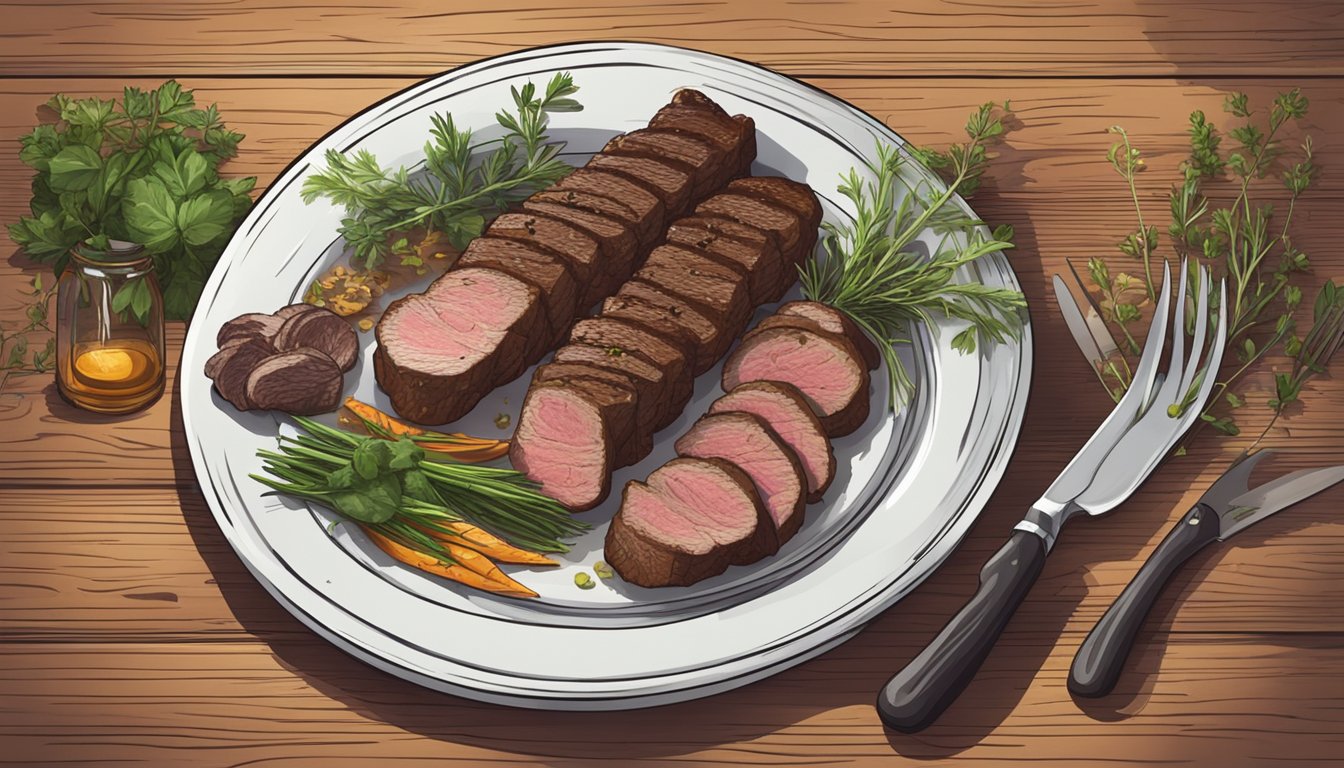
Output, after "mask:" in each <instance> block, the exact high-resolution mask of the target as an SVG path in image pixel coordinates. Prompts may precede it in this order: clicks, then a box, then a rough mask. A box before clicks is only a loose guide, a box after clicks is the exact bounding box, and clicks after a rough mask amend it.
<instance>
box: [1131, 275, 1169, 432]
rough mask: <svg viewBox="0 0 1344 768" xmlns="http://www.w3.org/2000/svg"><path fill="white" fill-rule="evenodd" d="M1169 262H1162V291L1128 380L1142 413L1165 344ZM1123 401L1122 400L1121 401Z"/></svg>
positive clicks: (1151, 390) (1150, 393)
mask: <svg viewBox="0 0 1344 768" xmlns="http://www.w3.org/2000/svg"><path fill="white" fill-rule="evenodd" d="M1170 288H1171V264H1170V263H1169V262H1163V263H1162V293H1161V295H1160V297H1159V298H1158V300H1157V308H1156V309H1155V310H1154V311H1153V322H1152V324H1151V325H1149V326H1148V338H1147V339H1144V342H1143V356H1142V357H1140V358H1139V365H1138V367H1136V368H1135V369H1134V378H1133V380H1132V381H1131V382H1130V385H1129V390H1130V392H1136V393H1139V394H1138V398H1139V408H1138V412H1139V413H1142V412H1143V411H1144V410H1145V409H1146V408H1147V404H1148V400H1149V398H1150V397H1151V396H1152V393H1153V391H1154V389H1155V388H1156V387H1154V378H1155V377H1156V376H1157V364H1158V361H1160V360H1161V359H1162V348H1163V347H1164V346H1166V339H1167V314H1168V312H1169V310H1170V309H1171V290H1170ZM1122 402H1123V401H1122Z"/></svg>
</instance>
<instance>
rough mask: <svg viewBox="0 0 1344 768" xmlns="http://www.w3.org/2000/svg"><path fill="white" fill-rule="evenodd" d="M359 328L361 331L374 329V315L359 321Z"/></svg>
mask: <svg viewBox="0 0 1344 768" xmlns="http://www.w3.org/2000/svg"><path fill="white" fill-rule="evenodd" d="M359 330H361V331H365V332H367V331H371V330H373V318H372V317H366V318H364V319H363V320H360V321H359Z"/></svg>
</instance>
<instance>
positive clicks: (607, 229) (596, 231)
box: [523, 200, 639, 290]
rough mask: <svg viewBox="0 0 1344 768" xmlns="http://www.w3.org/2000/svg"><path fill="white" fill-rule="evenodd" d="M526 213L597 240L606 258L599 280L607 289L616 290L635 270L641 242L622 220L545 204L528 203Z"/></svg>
mask: <svg viewBox="0 0 1344 768" xmlns="http://www.w3.org/2000/svg"><path fill="white" fill-rule="evenodd" d="M523 210H524V211H529V212H533V213H536V214H538V215H541V216H545V217H546V218H548V219H556V220H558V221H563V222H564V223H566V224H570V225H572V226H575V227H578V228H579V229H581V230H583V231H584V232H586V233H587V234H588V236H589V237H591V238H593V239H594V240H596V241H597V245H598V248H599V250H600V252H601V258H602V262H601V268H600V270H599V271H600V272H601V273H602V274H601V275H598V276H597V277H598V278H599V280H598V281H599V282H601V283H602V285H603V287H609V288H610V289H611V290H615V289H616V286H618V285H620V283H621V276H622V275H629V274H630V273H631V272H634V271H635V254H636V253H637V252H638V251H639V241H638V240H636V239H635V232H634V229H632V228H631V227H630V226H628V225H626V224H624V223H623V222H621V221H620V220H618V219H613V218H609V217H607V216H603V215H602V214H600V213H592V212H591V211H585V210H582V209H580V208H572V207H570V206H566V205H557V204H555V203H548V202H545V201H535V202H534V201H532V200H528V201H526V202H524V203H523Z"/></svg>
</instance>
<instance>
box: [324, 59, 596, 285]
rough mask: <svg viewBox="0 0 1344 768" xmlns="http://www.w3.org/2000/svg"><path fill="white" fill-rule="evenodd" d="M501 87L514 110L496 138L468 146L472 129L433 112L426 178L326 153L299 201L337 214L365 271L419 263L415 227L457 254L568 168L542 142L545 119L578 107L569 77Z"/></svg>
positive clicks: (364, 157)
mask: <svg viewBox="0 0 1344 768" xmlns="http://www.w3.org/2000/svg"><path fill="white" fill-rule="evenodd" d="M510 90H511V91H512V94H513V103H514V112H506V111H500V112H499V113H497V114H496V115H495V120H496V121H497V122H498V123H499V125H500V126H501V127H503V128H504V131H505V132H504V134H503V135H502V136H500V137H499V138H497V139H491V140H489V141H481V142H476V143H473V142H472V133H471V131H470V130H461V129H458V128H457V126H456V125H454V124H453V117H452V115H447V114H445V115H434V116H433V117H432V118H431V124H432V128H431V130H430V137H431V140H430V141H427V142H425V162H424V171H425V173H423V174H417V173H414V171H416V170H418V169H417V168H406V167H404V166H403V167H401V168H397V169H396V170H387V169H384V168H383V167H382V166H381V165H379V164H378V159H377V158H376V157H374V156H373V154H372V153H370V152H369V151H368V150H363V149H361V150H358V151H356V152H355V153H353V154H352V155H349V156H347V155H344V154H341V153H340V152H338V151H336V150H334V149H333V150H328V151H327V155H326V160H327V168H326V170H324V171H321V172H319V173H315V174H313V175H312V176H310V177H309V178H308V179H307V180H306V181H304V183H303V199H304V201H305V202H308V203H311V202H313V201H314V200H317V199H318V198H327V199H328V200H330V201H332V202H333V203H335V204H337V205H340V206H342V207H344V208H345V209H346V213H347V215H346V217H345V218H344V219H342V220H341V227H340V232H341V236H342V237H343V238H344V239H345V242H346V244H347V245H349V246H350V247H351V249H352V250H353V251H354V259H355V260H356V261H360V262H363V264H364V267H365V268H367V269H372V268H373V267H375V266H377V265H378V264H380V263H381V262H383V261H384V260H385V259H386V258H387V257H388V256H389V255H397V256H399V257H401V260H402V263H403V264H411V265H414V266H418V261H417V260H418V258H419V257H418V256H417V255H416V253H415V250H414V248H413V247H412V246H411V244H410V242H409V239H408V237H407V233H408V232H410V231H411V230H412V229H415V228H423V229H424V230H425V239H427V240H428V239H430V238H431V237H433V236H434V235H436V234H442V235H444V236H445V237H446V238H447V239H448V242H449V243H451V244H452V245H453V247H454V248H457V249H459V250H461V249H463V248H465V247H466V246H467V243H469V242H471V240H472V239H473V238H476V237H478V236H479V235H480V234H481V231H482V230H483V229H484V228H485V220H486V217H488V216H491V215H493V214H496V213H498V212H500V211H502V210H504V209H505V208H507V207H508V206H509V204H510V203H512V202H515V201H517V200H521V199H523V198H525V197H527V196H528V195H530V194H531V193H533V192H535V191H536V190H538V189H541V188H543V187H546V186H548V185H550V184H552V183H554V182H556V181H558V180H559V179H561V178H562V177H563V176H564V175H565V174H567V173H569V171H570V170H571V169H570V167H569V166H568V165H566V164H565V162H564V161H563V160H561V159H560V158H559V157H558V156H557V155H558V154H559V152H560V148H561V147H562V146H563V145H562V144H559V143H551V142H550V141H548V139H547V137H546V123H547V119H546V117H547V115H548V114H550V113H552V112H577V111H579V110H581V109H582V108H583V107H582V106H580V104H579V102H578V101H576V100H574V99H572V98H570V97H571V96H573V95H574V94H575V93H577V92H578V90H579V89H578V86H576V85H574V79H573V78H572V77H570V75H569V73H568V72H559V73H556V75H555V76H554V77H552V78H551V81H550V82H549V83H548V84H547V85H546V89H545V91H544V92H542V93H540V94H538V93H537V89H536V87H535V86H534V85H533V84H532V83H531V82H528V83H527V84H526V85H524V86H523V87H522V88H521V89H520V88H511V89H510ZM487 149H488V150H489V151H488V152H485V151H483V150H487Z"/></svg>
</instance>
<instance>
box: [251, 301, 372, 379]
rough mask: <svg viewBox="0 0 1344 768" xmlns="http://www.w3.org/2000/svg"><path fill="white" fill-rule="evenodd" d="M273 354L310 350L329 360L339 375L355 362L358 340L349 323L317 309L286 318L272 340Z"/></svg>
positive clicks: (357, 352)
mask: <svg viewBox="0 0 1344 768" xmlns="http://www.w3.org/2000/svg"><path fill="white" fill-rule="evenodd" d="M272 343H273V344H274V345H275V349H276V351H279V352H290V351H293V350H296V349H300V348H302V347H311V348H313V349H316V350H319V351H321V352H323V353H325V354H326V355H327V357H330V358H331V359H332V362H334V363H336V365H337V367H339V368H340V369H341V371H348V370H350V369H351V368H354V367H355V360H357V359H358V358H359V336H358V335H357V334H356V333H355V329H354V328H351V327H350V323H348V322H346V321H345V319H344V318H342V317H341V316H340V315H338V314H336V313H335V312H332V311H330V310H327V309H322V308H320V307H319V308H318V311H316V312H299V313H297V314H294V315H292V316H290V317H289V318H288V319H286V320H285V321H284V324H283V325H281V326H280V330H279V332H277V333H276V334H275V338H274V339H272Z"/></svg>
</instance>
